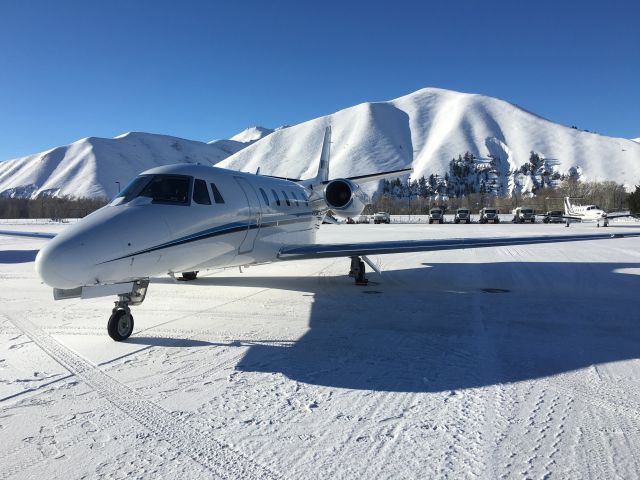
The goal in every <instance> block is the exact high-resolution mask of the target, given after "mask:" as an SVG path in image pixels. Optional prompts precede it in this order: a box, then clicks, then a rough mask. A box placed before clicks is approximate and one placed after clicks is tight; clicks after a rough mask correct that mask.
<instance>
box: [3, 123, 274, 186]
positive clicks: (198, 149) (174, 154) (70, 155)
mask: <svg viewBox="0 0 640 480" xmlns="http://www.w3.org/2000/svg"><path fill="white" fill-rule="evenodd" d="M257 128H260V127H253V128H251V129H247V130H245V131H244V132H242V133H241V134H239V135H237V136H236V137H240V139H236V140H216V141H213V142H209V143H203V142H196V141H192V140H185V139H183V138H177V137H170V136H166V135H156V134H152V133H141V132H130V133H126V134H124V135H120V136H118V137H116V138H96V137H89V138H83V139H81V140H78V141H77V142H74V143H72V144H71V145H65V146H63V147H57V148H54V149H51V150H48V151H46V152H42V153H37V154H35V155H30V156H27V157H22V158H16V159H14V160H7V161H4V162H0V197H22V198H29V197H31V198H35V197H36V196H38V195H40V194H45V195H54V196H62V195H70V196H74V197H108V198H111V197H113V196H114V195H115V194H116V192H117V191H118V182H119V183H120V187H121V188H124V186H125V185H126V183H127V182H128V181H129V180H131V179H132V178H133V177H134V176H136V175H137V174H138V173H140V172H141V171H143V170H147V169H149V168H153V167H157V166H160V165H168V164H171V163H181V162H187V163H203V164H211V165H214V164H216V163H218V162H220V161H221V160H223V159H225V158H227V157H228V156H230V155H232V154H234V153H237V152H239V151H240V150H242V149H243V148H245V147H247V146H248V145H251V144H252V143H253V142H254V140H252V139H246V140H245V139H243V137H242V135H243V134H245V133H246V132H250V131H253V130H255V129H257ZM262 130H264V131H265V132H266V131H268V129H262ZM250 136H251V133H248V134H246V135H245V137H250Z"/></svg>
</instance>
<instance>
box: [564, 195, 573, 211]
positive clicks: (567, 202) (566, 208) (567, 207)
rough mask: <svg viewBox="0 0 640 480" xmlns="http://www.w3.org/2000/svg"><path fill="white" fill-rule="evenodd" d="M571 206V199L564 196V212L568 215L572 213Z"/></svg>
mask: <svg viewBox="0 0 640 480" xmlns="http://www.w3.org/2000/svg"><path fill="white" fill-rule="evenodd" d="M572 210H573V207H572V206H571V201H570V200H569V197H564V214H565V215H567V216H570V215H571V213H572Z"/></svg>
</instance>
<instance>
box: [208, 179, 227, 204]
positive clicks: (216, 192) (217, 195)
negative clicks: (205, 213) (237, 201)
mask: <svg viewBox="0 0 640 480" xmlns="http://www.w3.org/2000/svg"><path fill="white" fill-rule="evenodd" d="M211 193H213V200H214V202H216V203H224V198H222V195H220V190H218V187H216V184H215V183H212V184H211Z"/></svg>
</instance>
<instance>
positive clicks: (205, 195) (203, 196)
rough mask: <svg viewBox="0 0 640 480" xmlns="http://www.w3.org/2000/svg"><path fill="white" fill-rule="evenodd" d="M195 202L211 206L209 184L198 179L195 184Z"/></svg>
mask: <svg viewBox="0 0 640 480" xmlns="http://www.w3.org/2000/svg"><path fill="white" fill-rule="evenodd" d="M193 201H194V202H196V203H199V204H200V205H211V197H210V196H209V190H207V182H205V181H204V180H199V179H196V181H195V182H194V184H193Z"/></svg>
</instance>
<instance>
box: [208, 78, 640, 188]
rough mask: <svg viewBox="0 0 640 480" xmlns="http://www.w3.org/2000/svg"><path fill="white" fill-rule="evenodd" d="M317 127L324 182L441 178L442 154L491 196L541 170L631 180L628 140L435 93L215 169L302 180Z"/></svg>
mask: <svg viewBox="0 0 640 480" xmlns="http://www.w3.org/2000/svg"><path fill="white" fill-rule="evenodd" d="M327 125H331V126H332V132H333V135H332V155H331V177H332V178H336V177H342V176H354V175H361V174H367V173H373V172H378V171H384V170H394V169H398V168H404V167H409V166H413V168H414V174H413V177H420V176H422V175H425V176H428V175H430V174H438V175H440V176H443V175H444V174H445V173H448V172H449V171H450V161H451V160H452V158H454V157H455V158H457V157H458V156H459V155H464V153H465V152H467V151H468V152H470V153H471V154H473V155H474V156H475V157H476V160H475V162H476V163H478V164H479V169H478V171H477V172H475V173H474V175H477V176H478V175H482V176H483V177H484V178H485V179H486V180H487V181H488V182H494V184H495V185H494V187H495V188H494V190H495V191H497V192H499V193H509V192H513V191H525V192H526V191H530V190H531V188H532V187H533V186H534V184H535V182H536V181H537V180H540V178H538V179H536V177H540V176H542V175H543V174H544V175H547V178H551V177H552V176H555V177H556V178H557V177H558V176H560V175H579V176H580V178H581V179H583V180H615V181H617V182H620V183H624V184H625V185H626V186H628V188H632V186H633V185H635V184H636V183H638V181H639V180H640V144H638V143H636V142H633V141H631V140H628V139H624V138H613V137H605V136H602V135H598V134H595V133H588V132H584V131H580V130H577V129H574V128H569V127H565V126H563V125H559V124H556V123H553V122H551V121H549V120H546V119H544V118H542V117H539V116H537V115H535V114H533V113H530V112H528V111H526V110H524V109H522V108H520V107H518V106H516V105H513V104H511V103H508V102H505V101H503V100H499V99H497V98H492V97H487V96H483V95H475V94H466V93H459V92H454V91H450V90H443V89H437V88H425V89H422V90H419V91H417V92H414V93H412V94H410V95H406V96H404V97H400V98H397V99H395V100H391V101H388V102H376V103H363V104H361V105H356V106H354V107H351V108H347V109H344V110H341V111H339V112H336V113H334V114H331V115H328V116H324V117H320V118H316V119H314V120H310V121H308V122H305V123H302V124H299V125H294V126H292V127H290V128H287V129H284V130H277V131H275V132H273V133H272V134H270V135H269V136H268V137H267V138H265V139H264V140H263V141H260V142H257V143H255V144H253V145H251V146H249V147H248V148H246V149H243V150H241V151H240V152H238V153H236V154H234V155H232V156H231V157H229V158H227V159H226V160H224V161H222V162H221V163H220V164H219V166H222V167H227V168H232V169H237V170H244V171H251V172H254V171H256V169H257V168H258V167H261V172H262V173H264V174H272V175H278V176H287V177H300V178H308V177H311V176H312V175H314V174H315V172H316V169H317V165H318V161H319V156H320V145H321V142H322V135H323V132H324V129H325V127H326V126H327ZM532 151H533V152H535V153H536V154H537V156H538V157H539V159H540V162H538V163H537V165H536V166H535V171H533V172H532V171H531V169H530V168H527V167H524V168H523V165H526V164H528V162H529V159H530V157H531V152H532ZM492 162H493V163H492ZM483 165H484V166H483ZM485 166H486V168H485ZM523 171H524V173H523ZM478 172H479V173H478ZM478 178H479V177H478ZM549 183H551V182H549Z"/></svg>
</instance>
